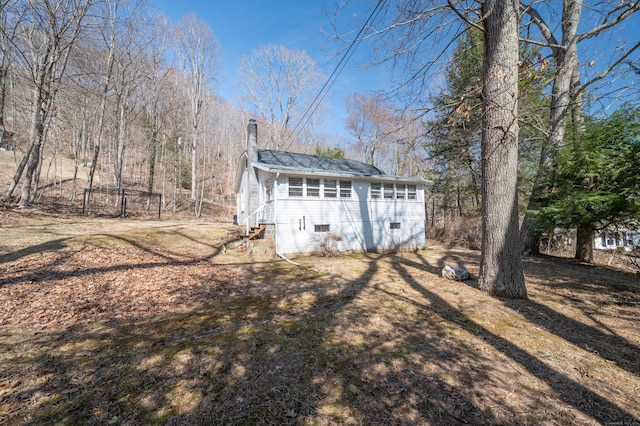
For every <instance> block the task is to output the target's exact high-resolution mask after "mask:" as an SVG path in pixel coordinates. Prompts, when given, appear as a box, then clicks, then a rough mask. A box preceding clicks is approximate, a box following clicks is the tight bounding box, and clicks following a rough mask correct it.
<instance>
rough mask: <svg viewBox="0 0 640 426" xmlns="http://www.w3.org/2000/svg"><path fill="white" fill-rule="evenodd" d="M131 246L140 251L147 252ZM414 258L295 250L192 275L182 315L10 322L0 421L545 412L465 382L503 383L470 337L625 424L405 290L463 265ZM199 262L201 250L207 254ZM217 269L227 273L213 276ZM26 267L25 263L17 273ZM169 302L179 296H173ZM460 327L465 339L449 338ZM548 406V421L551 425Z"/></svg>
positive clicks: (379, 418)
mask: <svg viewBox="0 0 640 426" xmlns="http://www.w3.org/2000/svg"><path fill="white" fill-rule="evenodd" d="M140 250H141V251H143V252H144V253H146V255H149V256H152V255H153V250H147V248H140ZM160 254H162V255H163V256H166V253H164V252H162V253H160ZM415 259H416V260H415V261H414V260H408V259H407V258H405V257H403V256H386V255H366V256H365V255H362V256H354V257H352V258H345V259H317V258H316V259H303V260H301V261H300V263H301V264H302V267H300V268H295V267H293V266H292V265H290V264H288V263H285V262H283V261H270V262H265V263H236V264H233V265H224V268H225V269H222V268H216V269H210V270H207V271H206V272H202V275H201V276H199V277H198V279H199V280H202V281H207V282H218V284H219V285H216V286H212V287H210V288H209V290H207V293H206V294H204V293H203V294H202V295H201V297H202V303H201V304H200V305H199V306H197V307H195V308H192V309H188V310H185V311H183V312H179V313H173V314H167V313H162V312H157V313H155V314H153V315H148V316H145V317H143V318H137V319H136V318H129V319H115V318H114V319H111V320H109V319H105V320H101V321H83V322H80V323H77V324H76V325H73V326H71V327H68V328H66V329H62V330H58V331H46V330H39V331H37V332H30V333H26V332H25V333H24V334H19V335H15V336H12V338H11V341H8V340H7V336H2V337H1V338H0V342H2V343H1V345H2V346H0V356H2V359H4V360H7V361H11V362H7V363H3V365H2V366H0V382H1V383H7V384H8V386H6V387H5V390H4V391H2V394H0V423H1V422H7V423H16V424H51V423H65V424H120V423H130V424H146V423H163V424H221V425H222V424H224V425H233V424H306V423H311V424H325V423H326V424H348V423H352V424H434V425H452V424H477V425H489V424H514V423H518V424H538V423H540V422H544V421H545V420H549V419H547V418H540V417H539V416H538V414H529V413H528V412H526V411H525V412H517V411H515V410H514V409H513V408H511V407H509V406H507V405H505V404H503V401H502V400H500V399H499V398H497V397H496V396H495V394H489V393H488V392H483V390H482V389H479V388H478V386H477V384H478V383H482V384H483V386H485V385H486V386H489V387H495V388H500V389H502V388H507V387H509V386H512V384H509V383H504V382H502V381H501V379H499V378H498V377H500V376H499V375H497V374H494V373H496V371H494V369H495V368H496V367H495V366H494V356H495V352H492V351H484V350H481V349H482V348H483V347H484V346H485V345H487V346H489V347H491V348H493V349H495V351H497V352H498V353H499V354H503V355H504V356H505V357H507V358H509V359H510V360H512V361H513V362H515V363H516V364H517V365H518V366H521V367H522V368H524V369H526V370H527V372H529V373H530V374H531V375H533V376H535V377H536V378H538V379H539V380H541V381H542V382H544V383H545V384H547V385H548V386H549V388H550V389H552V390H553V392H554V393H557V395H558V398H559V399H560V400H561V401H563V402H564V403H566V404H567V405H568V406H571V407H574V408H575V409H576V410H578V411H580V412H581V413H583V414H584V415H585V416H586V417H588V418H592V419H598V420H599V421H621V420H626V419H633V417H632V416H631V414H630V413H628V412H626V411H625V410H623V409H621V408H620V407H618V406H616V405H615V404H614V403H612V402H611V401H609V400H607V399H606V398H604V397H602V396H599V395H597V394H595V393H594V392H593V391H591V390H590V389H587V388H585V387H584V386H582V385H581V384H579V383H577V382H575V381H573V380H572V379H571V378H569V377H566V376H564V375H562V374H560V373H559V372H558V371H556V370H554V369H553V368H551V367H549V366H547V365H546V364H544V363H543V362H541V361H540V360H538V359H536V358H535V357H533V356H532V355H530V354H529V353H527V352H526V351H524V350H522V349H520V348H518V347H517V346H515V345H514V344H513V343H511V342H509V341H508V340H506V339H505V338H503V337H501V336H499V335H496V334H495V333H493V332H491V331H489V330H487V329H486V328H485V327H483V326H482V325H481V324H478V323H477V322H475V321H474V320H472V319H471V318H469V317H468V316H467V315H465V314H464V312H462V311H461V310H460V309H458V308H456V307H454V306H452V305H451V304H450V303H449V302H447V301H446V300H445V299H443V298H442V297H441V296H439V295H438V294H436V293H434V292H433V291H430V290H429V289H428V288H426V287H425V286H424V285H422V284H420V281H419V278H418V275H416V273H422V272H423V271H427V272H431V273H435V274H438V273H439V271H440V270H441V268H442V267H443V266H444V264H445V263H447V262H453V261H455V262H457V266H461V267H465V266H468V265H469V263H468V260H465V258H464V256H462V255H460V256H458V255H456V254H453V255H450V256H449V255H447V256H444V257H443V258H441V259H440V260H439V261H438V262H436V265H437V266H435V265H432V264H431V263H430V262H429V261H427V260H426V259H425V258H424V257H421V256H420V255H417V256H416V257H415ZM341 260H342V261H345V263H341V262H340V261H341ZM210 261H213V262H215V257H209V256H207V262H210ZM198 262H203V260H202V259H198ZM198 264H199V263H197V262H196V260H195V259H191V260H185V259H182V260H181V261H176V260H170V259H161V260H158V261H151V262H145V263H142V264H140V265H139V266H135V265H128V264H127V265H119V266H120V267H122V266H124V269H113V267H110V268H103V270H102V271H100V270H98V269H99V268H85V269H84V270H80V271H76V272H74V276H75V277H83V278H88V277H93V276H95V275H96V274H99V273H101V272H105V271H106V272H112V271H116V270H122V271H123V272H131V271H136V268H139V269H138V270H142V271H144V270H148V269H153V270H160V268H162V267H165V266H172V267H177V268H178V269H177V270H178V271H181V270H183V269H184V270H186V268H188V267H192V266H194V265H198ZM447 264H449V263H447ZM154 268H157V269H154ZM181 268H183V269H181ZM347 268H348V270H347ZM229 271H232V272H233V274H232V276H233V277H234V278H233V280H230V279H226V278H223V277H222V275H221V274H222V273H223V272H229ZM32 275H33V272H28V271H27V272H26V274H25V275H24V276H23V278H22V279H23V280H24V279H26V278H29V277H30V276H32ZM398 277H399V278H398ZM61 278H64V277H60V276H59V277H58V279H61ZM391 281H392V282H394V283H395V284H393V285H390V284H389V283H390V282H391ZM0 288H1V287H0ZM198 294H199V293H198ZM172 297H174V298H175V303H180V302H181V300H180V298H181V294H179V293H178V294H175V295H172ZM452 326H454V327H455V328H452ZM459 331H461V332H463V333H467V334H469V335H471V336H474V338H475V339H476V340H477V341H478V342H480V343H473V344H470V343H468V342H466V341H463V340H461V339H460V338H459V337H458V335H457V333H458V332H459ZM586 331H588V329H586V330H585V332H586ZM20 378H22V379H20ZM521 392H525V391H524V390H521ZM532 393H533V394H535V392H532ZM576 395H579V396H580V398H577V397H576ZM486 398H495V399H492V400H491V401H486ZM479 401H484V402H483V403H482V404H480V403H479ZM530 401H531V402H530V404H531V405H530V406H528V407H527V408H530V409H531V412H532V413H539V410H538V407H535V406H534V405H533V404H534V403H535V398H532V399H530ZM549 408H550V409H552V408H554V407H549ZM554 415H555V416H556V417H551V418H550V419H551V421H550V423H554V422H559V421H560V420H558V419H559V418H560V419H561V417H557V416H558V415H557V414H554ZM565 420H567V422H568V423H571V418H567V419H565ZM575 422H577V421H575Z"/></svg>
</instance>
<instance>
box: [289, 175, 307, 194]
mask: <svg viewBox="0 0 640 426" xmlns="http://www.w3.org/2000/svg"><path fill="white" fill-rule="evenodd" d="M298 179H299V180H300V185H292V184H291V181H292V180H296V181H297V180H298ZM287 185H288V186H289V189H288V191H287V194H289V197H291V198H303V197H304V178H299V177H289V178H287ZM293 191H295V193H292V192H293ZM298 191H299V192H300V193H299V194H298Z"/></svg>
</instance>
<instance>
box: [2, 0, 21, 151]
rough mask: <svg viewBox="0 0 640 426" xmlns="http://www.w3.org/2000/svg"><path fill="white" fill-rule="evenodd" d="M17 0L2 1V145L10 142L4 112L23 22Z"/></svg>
mask: <svg viewBox="0 0 640 426" xmlns="http://www.w3.org/2000/svg"><path fill="white" fill-rule="evenodd" d="M16 3H17V1H16V0H0V144H1V145H2V146H5V145H7V144H8V142H9V141H10V139H11V137H10V134H11V132H9V131H7V128H6V126H5V119H4V116H5V115H4V112H5V106H6V99H7V85H8V84H9V69H10V67H11V63H12V61H13V57H14V55H15V48H14V46H13V43H14V42H15V41H16V38H17V31H18V29H19V27H20V22H21V17H20V14H21V10H20V8H18V7H17V5H16Z"/></svg>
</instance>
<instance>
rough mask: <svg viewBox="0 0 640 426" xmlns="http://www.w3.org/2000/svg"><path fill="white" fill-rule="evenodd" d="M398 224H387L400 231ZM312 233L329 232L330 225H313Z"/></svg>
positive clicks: (390, 227)
mask: <svg viewBox="0 0 640 426" xmlns="http://www.w3.org/2000/svg"><path fill="white" fill-rule="evenodd" d="M400 227H401V225H400V222H389V229H400ZM313 232H331V225H325V224H323V225H314V226H313Z"/></svg>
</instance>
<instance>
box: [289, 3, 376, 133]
mask: <svg viewBox="0 0 640 426" xmlns="http://www.w3.org/2000/svg"><path fill="white" fill-rule="evenodd" d="M387 1H388V0H379V1H378V3H377V4H376V7H374V8H373V10H372V11H371V13H370V14H369V17H368V18H367V20H366V21H365V23H364V25H362V27H360V30H359V31H358V34H357V35H356V37H355V38H354V39H353V40H351V43H350V44H349V47H348V48H347V50H345V52H344V54H343V55H342V58H340V61H339V62H338V64H337V65H336V66H335V68H334V69H333V71H332V72H331V75H330V76H329V78H327V81H325V83H324V84H323V85H322V87H321V88H320V90H319V91H318V94H317V95H316V96H315V97H314V98H313V101H311V103H310V104H309V106H308V107H307V109H306V110H305V112H304V114H302V117H301V118H300V120H299V121H298V123H297V124H296V126H295V127H294V128H293V131H292V132H291V136H292V138H293V139H295V138H297V137H298V136H299V134H300V132H302V129H303V128H304V126H306V125H307V123H308V122H309V120H311V117H312V116H313V114H315V112H316V110H317V109H318V107H320V104H321V103H322V101H323V100H324V98H325V97H326V96H327V93H328V92H329V90H331V87H332V86H333V84H334V83H335V81H336V79H337V78H338V76H339V75H340V73H341V72H342V70H344V67H345V66H346V65H347V62H348V61H349V60H350V59H351V57H352V56H353V54H354V52H355V49H356V47H357V46H358V45H359V44H360V42H361V41H362V38H361V37H360V36H361V35H362V33H363V32H364V31H365V30H366V29H367V28H368V26H369V24H370V23H371V22H372V21H374V20H375V19H376V18H377V17H378V14H379V13H380V10H381V7H382V6H383V5H384V4H385V3H387ZM305 118H306V120H305Z"/></svg>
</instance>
